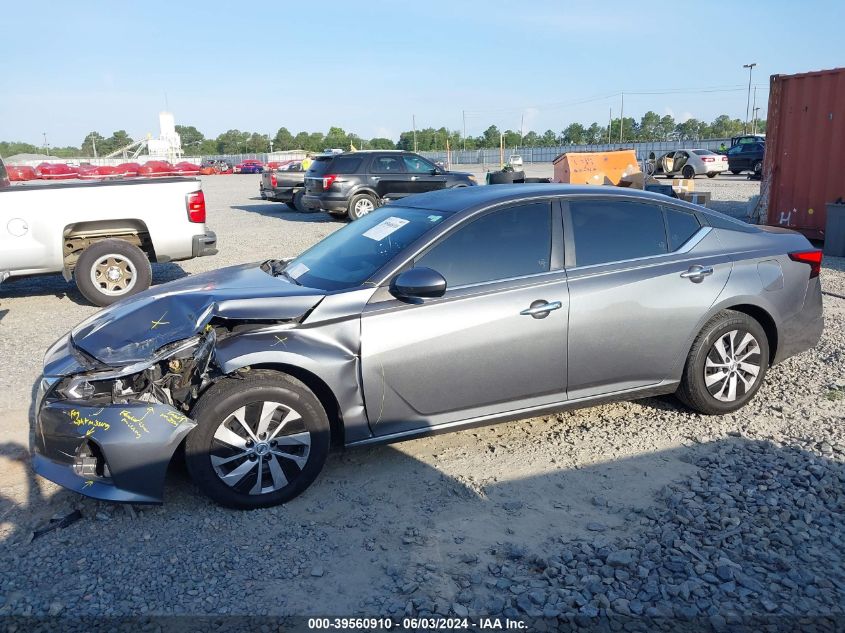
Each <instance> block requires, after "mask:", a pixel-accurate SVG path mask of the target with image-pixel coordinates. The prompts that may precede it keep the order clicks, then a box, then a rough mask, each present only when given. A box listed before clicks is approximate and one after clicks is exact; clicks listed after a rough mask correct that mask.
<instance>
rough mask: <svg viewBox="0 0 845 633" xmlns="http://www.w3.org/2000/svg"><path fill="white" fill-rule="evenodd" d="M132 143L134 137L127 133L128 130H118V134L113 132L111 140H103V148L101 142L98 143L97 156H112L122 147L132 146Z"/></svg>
mask: <svg viewBox="0 0 845 633" xmlns="http://www.w3.org/2000/svg"><path fill="white" fill-rule="evenodd" d="M132 142H133V141H132V137H131V136H129V134H127V133H126V130H117V131H116V132H112V135H111V136H110V137H109V138H107V139H105V140H103V142H102V146H101V144H100V143H99V142H98V143H97V154H98V155H99V156H105V155H106V154H111V153H112V152H116V151H117V150H119V149H121V148H122V147H126V146H127V145H130V144H131V143H132Z"/></svg>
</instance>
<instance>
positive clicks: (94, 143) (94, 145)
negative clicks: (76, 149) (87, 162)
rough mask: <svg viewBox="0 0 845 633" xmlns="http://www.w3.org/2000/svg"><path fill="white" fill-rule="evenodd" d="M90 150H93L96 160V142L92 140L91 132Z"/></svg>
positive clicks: (92, 134)
mask: <svg viewBox="0 0 845 633" xmlns="http://www.w3.org/2000/svg"><path fill="white" fill-rule="evenodd" d="M91 148H92V149H93V150H94V158H97V141H96V140H95V139H94V132H91Z"/></svg>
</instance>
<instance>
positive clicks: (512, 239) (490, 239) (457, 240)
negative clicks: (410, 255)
mask: <svg viewBox="0 0 845 633" xmlns="http://www.w3.org/2000/svg"><path fill="white" fill-rule="evenodd" d="M551 251H552V210H551V204H550V203H549V202H532V203H529V204H522V205H518V206H514V207H509V208H507V209H502V210H501V211H494V212H492V213H488V214H487V215H484V216H482V217H480V218H478V219H477V220H473V221H471V222H470V223H469V224H466V225H464V226H462V227H460V228H459V229H458V230H457V231H455V232H453V233H451V234H449V235H447V236H446V237H445V238H443V239H442V240H441V241H440V242H438V243H437V244H436V245H435V246H434V247H433V248H431V249H430V250H429V251H428V252H426V253H425V254H424V255H422V256H421V257H419V258H417V260H416V261H415V262H414V265H415V266H416V267H422V266H425V267H428V268H432V269H434V270H436V271H437V272H439V273H440V274H441V275H443V276H444V277H445V278H446V283H447V287H448V288H454V287H456V286H465V285H469V284H477V283H484V282H490V281H498V280H502V279H510V278H512V277H523V276H525V275H532V274H537V273H542V272H548V271H549V270H550V261H551Z"/></svg>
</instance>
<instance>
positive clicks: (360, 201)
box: [349, 193, 377, 220]
mask: <svg viewBox="0 0 845 633" xmlns="http://www.w3.org/2000/svg"><path fill="white" fill-rule="evenodd" d="M376 206H377V205H376V199H375V198H373V197H372V196H371V195H370V194H368V193H359V194H358V195H357V196H352V199H351V200H350V201H349V218H350V219H351V220H360V219H361V218H363V217H364V216H365V215H368V214H370V213H372V212H373V211H375V209H376Z"/></svg>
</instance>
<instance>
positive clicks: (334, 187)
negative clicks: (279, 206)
mask: <svg viewBox="0 0 845 633" xmlns="http://www.w3.org/2000/svg"><path fill="white" fill-rule="evenodd" d="M475 184H476V182H475V177H474V176H473V175H472V174H467V173H462V172H455V171H445V170H444V169H442V168H440V167H438V166H437V165H435V164H434V163H432V162H431V161H429V160H426V159H425V158H423V157H422V156H419V155H417V154H414V153H413V152H403V151H398V150H393V151H389V150H380V151H376V150H370V151H358V152H346V153H344V154H325V155H321V156H315V157H314V162H313V163H311V167H310V168H309V169H308V171H307V173H306V174H305V195H304V196H303V198H302V202H303V204H304V205H305V206H307V207H310V208H312V209H320V210H323V211H328V212H329V213H331V214H332V215H334V216H337V217H342V216H344V215H348V216H349V217H350V219H352V220H357V219H358V218H361V217H363V216H365V215H367V214H368V213H369V212H370V211H372V210H373V209H375V208H376V207H378V206H379V205H381V204H383V203H384V202H389V201H390V200H394V199H397V198H404V197H405V196H410V195H413V194H415V193H424V192H426V191H433V190H434V189H451V188H454V187H470V186H472V185H475Z"/></svg>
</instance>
